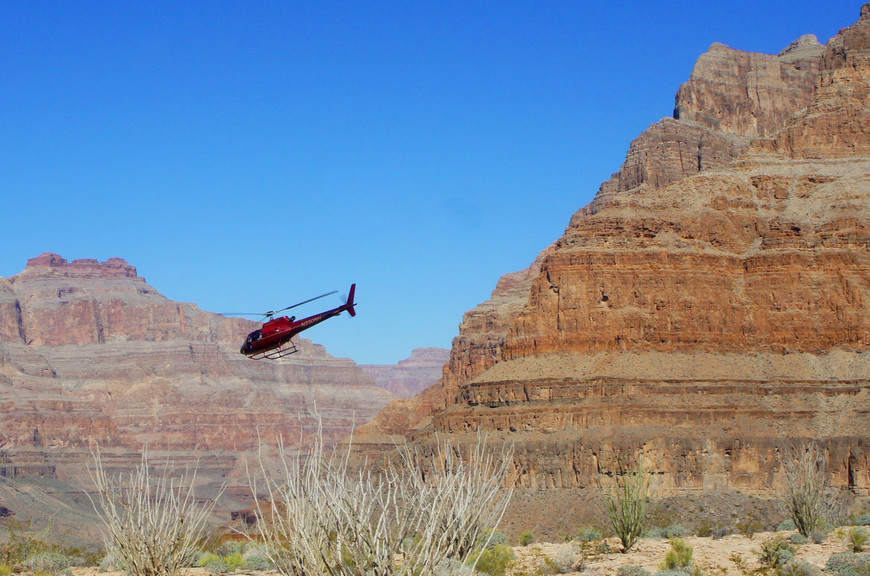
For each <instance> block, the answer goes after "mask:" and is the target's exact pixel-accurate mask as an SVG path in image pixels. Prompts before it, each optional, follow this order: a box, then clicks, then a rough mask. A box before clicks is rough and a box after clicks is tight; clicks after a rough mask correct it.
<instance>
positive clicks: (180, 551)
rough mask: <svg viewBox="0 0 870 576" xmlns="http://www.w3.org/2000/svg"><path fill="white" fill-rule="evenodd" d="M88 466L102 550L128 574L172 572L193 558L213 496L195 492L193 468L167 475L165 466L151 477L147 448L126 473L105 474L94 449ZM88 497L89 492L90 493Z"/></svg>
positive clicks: (153, 575) (165, 574) (171, 574)
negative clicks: (204, 499)
mask: <svg viewBox="0 0 870 576" xmlns="http://www.w3.org/2000/svg"><path fill="white" fill-rule="evenodd" d="M91 453H92V455H93V459H94V466H93V468H92V469H90V470H89V472H90V474H91V479H92V480H93V482H94V485H95V487H96V500H94V498H91V503H92V504H93V506H94V510H95V511H96V513H97V514H98V515H99V517H100V520H101V521H102V524H103V537H104V539H105V545H106V554H107V555H108V556H109V557H111V558H113V559H114V561H115V563H116V565H117V566H118V567H119V568H120V569H121V570H123V571H124V572H125V573H127V574H129V575H130V576H176V575H177V574H178V573H179V572H180V570H181V569H182V568H184V567H187V566H190V565H192V563H193V561H194V560H195V559H196V556H197V553H198V548H199V542H200V541H201V539H202V538H203V536H204V534H205V532H206V522H207V520H208V517H209V515H210V514H211V512H212V510H213V509H214V505H215V502H216V501H217V498H215V499H214V500H212V501H211V502H209V503H206V504H200V503H198V502H197V500H196V498H195V497H194V490H193V484H194V480H195V479H196V472H195V471H194V472H193V474H192V476H191V477H190V478H188V475H187V472H184V473H182V474H181V476H179V477H178V478H171V477H170V476H169V472H168V470H169V466H168V465H167V466H165V467H164V469H163V473H162V474H161V475H160V476H158V477H156V478H155V477H152V475H151V472H150V466H149V464H148V455H147V452H146V451H144V450H143V452H142V461H141V463H140V464H139V466H137V467H136V469H135V470H133V471H131V472H130V473H129V476H125V475H124V474H119V475H118V476H116V477H109V475H108V474H106V471H105V470H104V469H103V464H102V459H101V457H100V452H99V450H98V449H97V450H93V451H92V452H91ZM88 497H91V496H90V494H89V495H88Z"/></svg>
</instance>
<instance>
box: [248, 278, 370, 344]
mask: <svg viewBox="0 0 870 576" xmlns="http://www.w3.org/2000/svg"><path fill="white" fill-rule="evenodd" d="M355 291H356V284H351V285H350V293H349V294H348V296H347V301H346V302H345V303H344V304H342V305H341V306H339V307H337V308H333V309H332V310H327V311H326V312H321V313H320V314H315V315H314V316H309V317H308V318H303V319H301V320H297V319H296V317H295V316H290V317H289V318H288V317H287V316H281V317H280V318H274V316H275V314H277V313H279V312H284V311H285V310H290V309H291V308H296V307H297V306H302V305H303V304H307V303H309V302H313V301H314V300H317V299H319V298H323V297H324V296H329V295H330V294H335V293H336V292H337V290H333V291H332V292H327V293H326V294H321V295H320V296H315V297H314V298H309V299H308V300H305V301H304V302H300V303H298V304H294V305H293V306H287V307H286V308H281V309H280V310H271V311H269V312H265V313H263V314H261V315H262V316H265V317H266V318H267V319H268V320H266V322H265V323H264V324H263V327H262V328H260V329H259V330H254V331H253V332H251V333H250V334H248V337H247V338H245V343H244V344H242V348H241V350H240V352H241V353H242V354H244V355H245V356H247V357H248V358H251V359H253V360H262V359H263V358H266V359H269V360H275V359H277V358H283V357H284V356H288V355H290V354H293V353H294V352H296V351H297V348H296V345H295V344H294V343H293V340H292V338H293V337H294V336H296V335H297V334H299V333H300V332H302V331H303V330H307V329H308V328H311V327H312V326H314V325H315V324H320V323H321V322H323V321H324V320H329V319H330V318H332V317H333V316H338V315H339V314H341V313H342V312H345V311H346V312H347V313H348V314H350V315H351V316H356V310H354V309H353V307H354V302H353V295H354V292H355Z"/></svg>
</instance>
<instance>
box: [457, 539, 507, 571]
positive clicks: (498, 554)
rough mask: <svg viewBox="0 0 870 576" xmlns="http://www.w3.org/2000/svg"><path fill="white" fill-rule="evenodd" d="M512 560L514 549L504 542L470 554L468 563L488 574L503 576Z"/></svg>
mask: <svg viewBox="0 0 870 576" xmlns="http://www.w3.org/2000/svg"><path fill="white" fill-rule="evenodd" d="M513 561H514V551H513V550H512V549H511V547H510V546H508V545H506V544H496V545H495V546H492V547H487V548H484V549H483V550H481V551H480V552H477V553H476V554H472V555H471V557H470V558H469V559H468V562H467V563H468V565H469V566H474V567H475V569H476V570H477V571H478V572H484V573H486V574H489V576H504V575H505V573H506V572H507V569H508V567H510V565H511V564H512V563H513Z"/></svg>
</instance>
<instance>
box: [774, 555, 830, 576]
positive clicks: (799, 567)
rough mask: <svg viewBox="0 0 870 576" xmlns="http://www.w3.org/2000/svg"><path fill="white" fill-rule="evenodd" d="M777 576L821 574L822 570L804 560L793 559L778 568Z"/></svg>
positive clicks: (816, 575) (818, 575) (817, 575)
mask: <svg viewBox="0 0 870 576" xmlns="http://www.w3.org/2000/svg"><path fill="white" fill-rule="evenodd" d="M777 576H822V571H821V570H819V568H818V567H817V566H813V565H812V564H810V563H809V562H807V561H805V560H798V559H794V560H792V561H791V562H788V563H787V564H786V565H785V566H782V567H780V568H778V569H777Z"/></svg>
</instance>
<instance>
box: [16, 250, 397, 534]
mask: <svg viewBox="0 0 870 576" xmlns="http://www.w3.org/2000/svg"><path fill="white" fill-rule="evenodd" d="M256 326H258V324H257V323H255V322H251V321H247V320H242V319H238V318H225V317H223V316H220V315H218V314H213V313H209V312H204V311H202V310H200V309H199V308H197V307H196V306H195V305H193V304H184V303H179V302H174V301H171V300H169V299H167V298H166V297H164V296H162V295H161V294H160V293H159V292H158V291H157V290H156V289H155V288H153V287H152V286H150V285H148V283H147V282H146V281H145V279H144V278H141V277H140V276H138V274H137V271H136V269H135V268H134V267H133V266H131V265H129V264H128V263H126V262H125V261H124V260H121V259H119V258H112V259H110V260H108V261H106V262H98V261H95V260H75V261H73V262H67V261H66V260H64V259H63V258H61V257H60V256H58V255H56V254H43V255H41V256H39V257H37V258H32V259H31V260H30V261H29V262H28V263H27V267H26V269H25V270H24V271H23V272H21V273H20V274H17V275H15V276H13V277H11V278H6V279H0V411H2V414H3V418H2V421H0V446H2V448H0V480H2V481H0V502H2V503H3V506H4V507H6V508H8V509H9V510H10V511H11V512H12V513H14V514H15V516H14V518H16V519H18V520H21V521H24V520H26V519H28V518H35V519H36V520H37V521H40V520H44V519H45V518H47V517H48V516H49V515H53V517H54V520H53V522H54V523H55V525H56V526H59V527H61V528H62V527H63V526H65V525H66V522H65V518H66V516H65V514H66V512H67V511H69V514H70V518H71V520H70V521H71V522H72V521H75V520H74V518H73V516H72V515H73V513H77V512H76V510H75V507H76V504H75V502H73V500H78V501H80V502H79V503H80V504H81V503H83V504H85V506H84V508H85V509H87V508H88V506H89V503H88V502H87V499H83V498H82V493H81V490H82V488H83V487H87V486H89V485H90V479H89V476H88V474H87V472H86V469H85V465H86V463H87V462H88V461H89V459H90V448H91V447H92V446H96V445H99V447H100V449H101V450H102V451H103V452H104V464H105V465H106V467H107V469H108V471H109V472H110V473H113V472H115V471H118V470H123V469H130V468H132V466H134V465H135V464H138V463H139V453H140V452H141V451H142V449H143V447H145V446H147V447H148V451H149V454H150V456H151V459H152V462H153V463H155V464H158V465H160V464H162V463H165V462H172V463H173V464H174V465H176V466H190V467H193V466H195V467H196V468H197V470H198V474H197V478H198V482H199V483H201V484H202V489H201V492H202V496H203V497H209V496H213V495H214V494H215V493H216V491H217V488H218V487H219V486H220V485H221V484H226V485H227V490H226V493H225V494H224V496H222V498H221V499H220V501H219V514H220V515H221V517H223V518H224V520H228V519H229V516H230V511H231V510H234V509H239V508H244V507H246V506H248V505H249V504H250V503H251V502H252V500H251V498H252V496H251V494H250V488H249V487H248V482H247V476H246V474H247V473H246V469H245V466H246V463H247V464H252V465H256V461H257V457H256V454H257V450H258V447H259V446H260V443H261V442H262V444H263V445H264V447H265V454H266V459H267V460H269V459H270V458H272V456H273V455H274V452H275V446H276V443H277V439H278V438H279V437H283V439H284V442H285V444H286V445H287V446H288V447H289V448H291V449H292V448H293V447H294V446H297V445H298V444H299V443H300V442H302V443H307V441H308V439H309V438H310V435H311V434H312V433H313V432H314V429H315V422H314V421H313V419H312V416H311V415H312V413H313V412H314V411H315V410H316V411H317V412H318V413H319V414H320V416H321V417H322V422H323V434H324V437H325V439H326V440H327V441H328V442H334V441H336V440H338V439H339V438H342V437H344V436H346V435H347V433H348V432H350V430H352V429H353V427H354V426H355V425H359V424H360V423H361V422H365V421H367V420H369V419H371V418H372V417H373V416H374V415H375V414H376V413H377V412H378V411H379V410H380V409H381V408H382V407H383V406H384V405H385V404H387V402H389V401H390V400H392V399H393V396H392V395H391V394H390V393H389V392H387V391H386V390H384V389H382V388H380V387H378V386H377V385H375V383H374V381H373V379H372V378H371V377H370V376H368V375H367V374H366V373H365V372H364V371H363V370H362V369H361V368H360V367H359V366H357V365H356V364H355V363H354V362H353V361H352V360H350V359H347V358H335V357H332V356H330V355H329V354H328V353H327V352H326V350H325V349H324V347H323V346H320V345H317V344H313V343H312V342H311V341H310V340H306V339H300V340H299V343H298V345H299V347H300V351H299V352H298V353H296V354H293V355H291V356H290V357H288V358H286V359H285V360H282V361H280V362H265V361H254V360H250V359H248V358H246V357H244V356H242V355H241V354H240V353H239V345H240V343H241V341H242V340H244V338H245V335H246V334H247V333H248V332H249V331H251V330H253V329H254V328H255V327H256Z"/></svg>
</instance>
